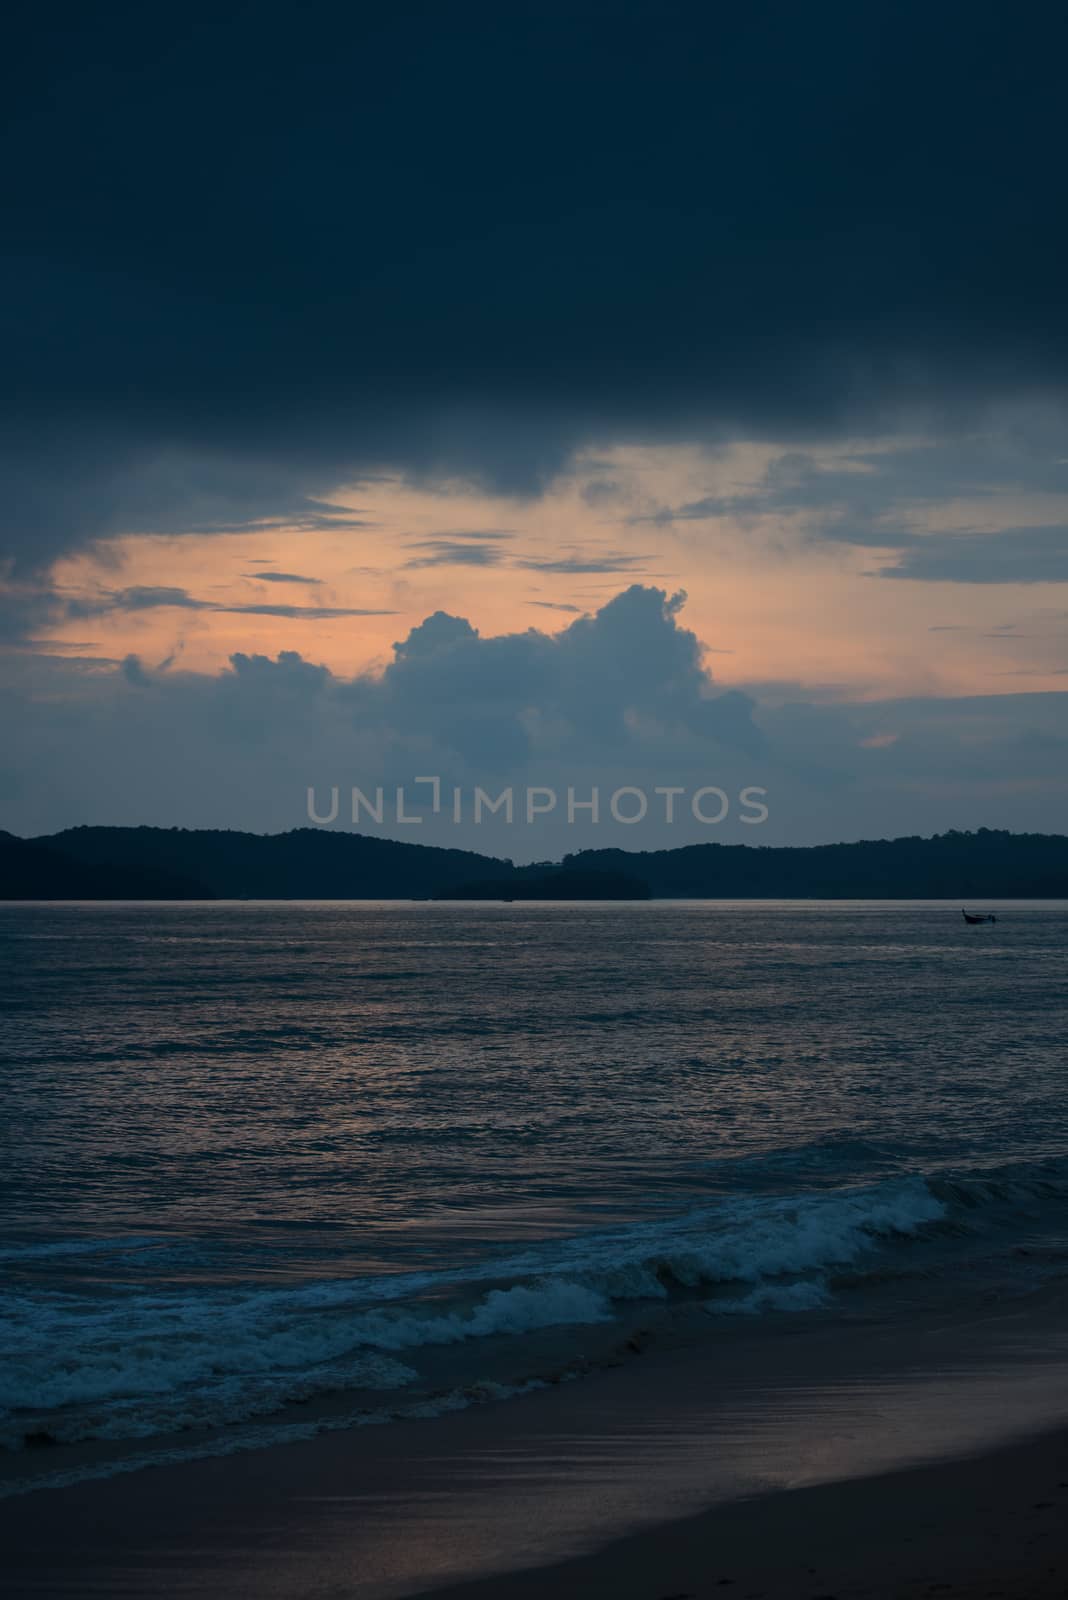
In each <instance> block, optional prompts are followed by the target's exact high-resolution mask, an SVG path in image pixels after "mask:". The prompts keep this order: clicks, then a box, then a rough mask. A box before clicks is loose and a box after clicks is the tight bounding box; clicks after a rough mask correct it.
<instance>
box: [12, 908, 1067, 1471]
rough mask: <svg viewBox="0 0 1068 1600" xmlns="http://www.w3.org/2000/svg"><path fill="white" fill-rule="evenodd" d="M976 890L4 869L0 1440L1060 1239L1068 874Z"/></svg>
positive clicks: (103, 1441)
mask: <svg viewBox="0 0 1068 1600" xmlns="http://www.w3.org/2000/svg"><path fill="white" fill-rule="evenodd" d="M997 909H998V911H999V920H998V922H997V924H995V925H994V926H990V927H982V928H967V927H965V925H964V924H963V921H962V919H961V916H960V911H959V907H957V906H949V905H945V904H942V903H934V902H925V903H919V902H917V903H900V902H895V903H892V904H890V903H887V904H875V903H861V902H852V903H827V904H820V903H813V902H805V903H788V902H783V903H768V902H761V903H756V904H754V903H730V904H728V903H712V902H695V903H691V904H678V903H670V902H664V903H654V904H652V905H642V906H626V905H613V906H609V905H572V906H562V905H523V904H521V903H518V904H515V905H494V906H479V905H453V906H448V905H431V904H362V905H357V904H325V903H323V904H305V903H286V904H262V903H242V904H211V905H144V904H142V905H22V906H14V905H8V906H5V907H3V908H0V1006H2V1010H3V1037H4V1048H3V1062H2V1094H3V1118H2V1121H0V1146H2V1150H0V1480H2V1482H3V1483H4V1484H5V1485H6V1488H7V1490H11V1489H13V1488H17V1487H19V1485H20V1484H22V1483H24V1482H25V1481H27V1480H26V1477H25V1470H26V1467H27V1463H32V1465H33V1468H34V1476H33V1481H37V1482H41V1481H54V1482H64V1481H70V1479H71V1478H72V1477H77V1476H86V1475H92V1474H95V1473H102V1472H112V1471H117V1470H125V1469H129V1468H132V1467H135V1466H139V1465H142V1464H145V1463H148V1462H151V1461H152V1460H155V1459H162V1458H165V1457H173V1456H174V1455H175V1454H178V1455H181V1454H182V1453H186V1454H196V1453H198V1452H199V1453H211V1452H217V1451H225V1450H230V1449H239V1448H247V1447H252V1446H255V1445H256V1444H259V1443H263V1442H267V1441H269V1440H272V1439H281V1438H286V1437H294V1438H295V1437H301V1436H305V1435H306V1434H307V1433H308V1432H314V1431H315V1430H317V1429H320V1428H325V1427H337V1426H355V1425H360V1424H363V1423H370V1422H379V1421H382V1420H386V1419H388V1418H390V1417H394V1416H424V1415H425V1416H428V1417H429V1416H432V1415H434V1414H436V1413H437V1412H440V1411H443V1410H449V1409H453V1408H455V1407H458V1406H463V1405H468V1404H471V1403H477V1402H478V1401H480V1400H483V1399H487V1398H489V1399H499V1398H503V1397H507V1396H509V1395H511V1394H516V1393H523V1392H526V1391H528V1390H529V1389H531V1388H533V1387H536V1386H538V1385H541V1384H545V1383H549V1382H556V1381H560V1380H561V1379H562V1378H564V1379H571V1378H574V1379H578V1378H580V1377H581V1376H582V1374H583V1373H584V1372H586V1371H588V1370H589V1369H590V1368H591V1367H595V1366H597V1365H598V1364H601V1363H603V1362H607V1361H615V1360H619V1359H623V1358H624V1357H625V1352H626V1350H627V1349H628V1348H630V1347H632V1345H633V1338H634V1331H635V1329H637V1328H641V1330H642V1336H643V1337H644V1336H645V1334H646V1333H648V1331H649V1329H650V1328H653V1329H656V1330H660V1331H663V1330H665V1329H667V1330H672V1329H673V1330H675V1333H676V1334H678V1330H680V1329H684V1330H685V1335H686V1337H687V1338H688V1339H690V1340H691V1341H692V1340H694V1339H702V1340H707V1341H710V1342H711V1343H714V1342H715V1341H717V1340H720V1341H722V1340H726V1339H731V1338H738V1337H740V1336H743V1335H744V1330H745V1329H746V1328H751V1327H752V1326H753V1325H754V1319H775V1318H779V1319H782V1318H794V1319H802V1321H808V1320H810V1319H818V1318H822V1319H825V1320H838V1321H840V1322H841V1323H842V1325H843V1326H844V1327H848V1326H856V1325H863V1324H865V1323H870V1322H872V1321H874V1320H878V1321H879V1322H880V1323H885V1322H887V1321H888V1320H889V1321H890V1322H891V1323H893V1322H894V1320H895V1319H897V1320H899V1321H900V1322H901V1323H902V1325H904V1324H906V1323H907V1322H909V1321H912V1320H915V1319H917V1318H921V1317H923V1316H927V1315H930V1314H932V1313H934V1314H938V1313H939V1312H941V1311H943V1310H944V1309H945V1308H946V1307H948V1306H950V1305H952V1306H953V1307H956V1308H959V1307H960V1306H961V1305H964V1304H968V1303H972V1302H974V1303H980V1302H987V1301H989V1300H990V1299H991V1297H1012V1298H1013V1299H1017V1298H1020V1297H1026V1296H1028V1295H1030V1294H1033V1293H1035V1292H1036V1291H1038V1290H1041V1289H1042V1288H1043V1287H1044V1286H1046V1285H1048V1284H1049V1283H1050V1282H1051V1281H1053V1280H1056V1279H1058V1278H1062V1277H1064V1276H1065V1274H1066V1273H1068V1045H1066V1040H1068V906H1065V905H1064V904H1063V903H1037V902H1036V903H1019V904H1015V905H1013V904H1004V905H1002V906H999V907H998V908H997ZM46 1447H47V1448H46ZM43 1463H46V1464H47V1472H46V1473H44V1475H43V1476H42V1464H43Z"/></svg>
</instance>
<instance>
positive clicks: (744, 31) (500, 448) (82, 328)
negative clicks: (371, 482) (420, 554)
mask: <svg viewBox="0 0 1068 1600" xmlns="http://www.w3.org/2000/svg"><path fill="white" fill-rule="evenodd" d="M1066 35H1068V20H1066V18H1065V15H1064V13H1063V11H1062V10H1060V9H1058V8H1054V7H1049V6H1047V7H1040V8H1035V9H1028V8H1017V9H1016V10H1015V11H1013V12H1011V13H1010V12H1006V10H1005V8H1004V7H1003V6H1000V5H994V4H989V3H987V4H984V3H975V0H969V3H968V4H964V3H963V0H950V3H949V4H946V5H943V6H939V7H930V6H928V5H921V4H920V3H919V0H905V3H900V0H895V3H891V0H873V3H871V4H868V5H863V6H858V5H856V4H855V3H853V0H850V3H848V4H847V3H846V0H831V3H830V4H826V5H823V6H821V7H819V8H817V9H816V10H813V9H812V8H810V7H803V6H798V5H796V4H793V3H788V0H753V3H751V4H749V5H747V6H738V7H733V8H723V7H709V6H707V5H699V4H696V3H693V0H687V3H685V4H680V3H675V4H672V3H670V0H669V3H667V4H664V3H663V0H661V3H658V4H656V5H655V6H654V5H653V4H652V0H636V3H632V4H623V5H620V6H617V7H614V8H605V7H604V6H602V5H594V4H590V3H588V0H568V3H567V4H563V3H561V0H538V3H537V4H536V5H535V4H533V3H528V0H519V3H517V4H514V5H509V6H504V7H502V6H500V5H489V4H486V3H468V4H461V5H459V6H451V7H442V6H441V5H439V4H429V3H426V4H419V3H413V0H407V3H405V0H401V3H398V4H395V5H392V6H389V7H364V6H351V5H341V4H339V3H337V0H331V3H324V0H310V3H309V4H308V5H305V6H303V7H301V9H300V11H299V12H295V11H294V10H293V8H292V7H291V6H283V5H281V4H278V3H276V0H264V3H261V4H259V5H256V6H255V7H252V6H249V5H247V4H239V3H235V0H221V3H220V0H212V4H211V5H207V4H204V3H199V0H192V3H187V4H183V5H182V6H181V7H178V6H175V5H169V4H166V3H164V4H163V5H162V6H157V7H155V8H145V7H143V6H137V7H135V6H133V5H132V4H129V3H118V0H105V3H104V4H102V5H100V6H94V7H91V8H87V7H85V6H80V5H79V6H76V5H73V4H70V3H62V0H61V3H59V4H58V5H53V6H50V7H47V8H43V9H41V8H38V9H37V10H36V11H34V10H31V9H30V8H29V7H26V6H22V7H18V8H16V11H15V13H14V18H13V20H12V19H11V18H9V19H8V23H7V29H6V35H5V46H6V49H5V61H6V71H5V72H4V80H5V81H4V83H3V95H4V107H5V132H4V135H3V144H2V148H0V172H2V174H3V176H2V200H3V207H4V217H5V232H6V236H7V240H8V246H9V248H8V254H7V258H6V264H5V266H4V269H3V285H2V287H3V295H4V304H5V306H6V308H7V312H8V316H7V321H6V325H5V333H4V348H3V359H4V370H5V385H4V396H5V398H4V402H3V404H4V407H5V410H6V413H7V416H6V419H5V420H6V421H7V423H8V429H7V437H8V441H9V442H8V444H7V446H6V466H5V474H4V476H5V487H4V498H3V518H4V548H5V550H6V551H7V552H8V553H9V555H10V556H12V557H13V558H14V560H15V563H16V570H18V571H22V572H32V571H40V570H43V569H44V568H46V567H47V566H48V564H49V562H50V561H51V560H52V559H53V558H54V557H55V556H56V555H58V554H60V553H62V552H63V551H65V550H68V549H71V548H73V547H75V546H77V545H79V544H80V543H82V542H83V541H85V540H86V539H90V538H93V537H98V536H100V535H106V534H114V533H117V532H121V531H124V530H130V529H134V530H138V529H145V528H147V529H160V528H173V529H184V528H188V527H191V526H197V527H200V528H211V529H224V528H233V527H246V526H249V525H263V524H266V523H269V522H273V521H274V519H278V518H281V519H283V520H296V521H298V522H300V524H301V525H303V526H318V525H319V519H321V518H322V517H323V516H324V515H325V516H326V517H327V518H328V520H329V523H330V526H336V525H339V524H338V523H337V522H336V521H335V520H334V513H332V512H330V511H326V512H324V511H323V509H322V507H321V502H320V500H319V497H320V496H321V495H322V494H323V493H324V492H326V491H328V490H329V487H330V486H331V485H337V484H340V483H347V482H349V481H351V480H352V479H354V478H357V477H359V476H361V475H366V474H368V473H370V472H375V471H382V470H385V471H387V472H402V473H405V474H409V475H414V476H416V477H423V478H427V479H434V478H435V477H436V476H438V475H440V474H442V473H461V474H469V475H475V476H480V477H481V478H483V479H484V480H485V481H487V482H489V483H491V484H492V485H494V486H496V487H498V488H502V489H505V490H507V491H511V492H517V493H530V492H534V491H536V490H537V489H538V488H539V487H540V486H541V485H542V484H544V482H545V481H546V480H547V478H548V477H550V476H551V475H552V474H553V473H554V472H556V471H557V470H558V469H559V468H560V466H561V464H562V463H564V462H566V461H567V459H568V457H569V455H570V453H571V452H572V451H573V450H574V449H575V447H576V446H579V445H583V444H588V443H596V442H597V441H607V442H612V441H618V440H623V439H642V440H649V441H655V440H661V439H678V438H701V439H708V438H710V437H712V436H715V435H717V434H719V435H726V434H733V433H737V432H743V433H746V434H748V435H750V436H761V437H773V438H786V437H788V436H793V437H798V438H800V437H809V438H812V437H816V436H819V435H821V434H822V435H826V434H827V433H828V432H831V431H833V430H835V429H838V428H845V427H849V428H850V429H854V430H855V428H856V426H857V425H858V422H861V421H866V422H872V421H875V420H878V419H885V418H887V417H888V416H889V415H891V414H892V413H893V412H894V411H895V409H896V408H897V407H899V406H902V405H910V404H918V405H921V406H923V407H925V408H931V409H933V410H934V411H936V412H939V413H941V414H943V415H956V414H957V412H958V411H961V410H963V411H967V410H968V409H969V408H971V407H972V406H973V405H979V406H982V405H983V404H985V403H986V402H987V401H988V400H990V399H992V398H998V397H1001V396H1004V395H1006V394H1010V393H1015V392H1017V391H1027V392H1032V391H1036V390H1038V391H1041V392H1043V393H1054V394H1061V393H1062V392H1063V388H1064V383H1065V375H1066V371H1065V369H1066V362H1068V309H1066V302H1065V296H1064V293H1063V285H1062V274H1063V261H1064V258H1065V243H1066V239H1065V233H1066V227H1068V222H1066V218H1068V209H1066V207H1065V204H1064V198H1065V193H1064V191H1065V184H1066V168H1065V164H1064V161H1063V148H1064V104H1065V102H1064V95H1063V85H1062V74H1063V60H1064V53H1065V51H1064V47H1065V43H1066Z"/></svg>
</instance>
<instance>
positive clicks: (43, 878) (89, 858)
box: [0, 827, 1068, 904]
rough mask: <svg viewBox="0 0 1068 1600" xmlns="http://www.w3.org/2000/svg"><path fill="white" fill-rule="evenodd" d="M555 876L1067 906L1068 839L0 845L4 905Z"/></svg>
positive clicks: (703, 891)
mask: <svg viewBox="0 0 1068 1600" xmlns="http://www.w3.org/2000/svg"><path fill="white" fill-rule="evenodd" d="M560 869H563V870H566V871H567V872H569V873H572V874H586V875H587V877H586V881H587V883H589V884H590V885H592V886H593V887H594V888H595V887H596V884H597V882H598V879H597V877H596V876H595V875H596V874H614V875H617V876H618V875H620V874H624V875H626V877H628V878H629V879H631V880H633V881H635V882H636V883H637V884H639V885H640V886H641V887H642V888H645V887H647V888H648V891H649V892H650V893H651V894H653V895H655V896H659V897H672V898H674V897H684V898H685V897H688V898H695V897H713V898H714V897H725V898H747V897H760V898H779V897H781V898H790V897H804V898H816V899H842V898H859V899H951V900H957V901H959V902H961V903H962V904H963V903H966V902H970V901H975V902H979V901H985V900H993V899H1015V898H1020V899H1028V898H1065V899H1068V838H1066V837H1065V836H1064V835H1062V834H1013V833H1007V832H1003V831H1001V830H997V829H989V828H981V829H979V830H978V832H975V833H961V832H956V831H951V832H949V833H944V834H939V835H936V836H935V837H933V838H930V839H923V838H918V837H914V838H906V839H879V840H869V841H863V842H861V843H856V844H833V845H816V846H808V847H797V848H786V847H777V846H760V845H723V844H696V845H685V846H683V847H681V848H680V849H676V850H654V851H624V850H584V851H581V852H579V853H577V854H575V855H570V856H567V857H565V858H564V860H563V862H562V863H550V862H539V863H535V864H533V865H531V866H525V867H515V866H514V865H513V864H512V862H510V861H504V860H500V859H498V858H494V857H492V856H484V855H479V854H477V853H476V852H474V851H469V850H448V849H440V848H437V847H435V846H432V845H418V844H408V843H402V842H398V841H396V840H392V839H383V838H378V837H373V836H370V835H367V834H358V833H345V832H340V831H339V832H334V831H332V830H328V829H319V828H298V829H296V830H294V831H293V832H291V833H280V834H269V835H263V834H253V833H238V832H228V831H223V830H216V829H185V828H96V827H93V828H89V827H82V828H70V829H67V830H66V831H65V832H62V833H56V834H52V835H50V836H48V837H46V838H41V839H35V840H22V839H17V838H15V836H14V835H12V834H0V898H2V899H8V900H13V899H137V898H140V899H186V898H190V897H197V896H202V897H205V898H223V899H230V898H238V899H239V898H249V899H337V900H348V899H355V900H359V899H410V898H419V899H422V898H430V897H432V896H437V895H447V894H449V893H450V892H451V891H454V890H457V889H462V890H465V891H466V890H467V889H468V888H469V886H471V885H474V884H479V883H492V884H493V885H494V887H495V889H496V890H500V891H501V892H502V893H503V892H504V891H505V890H508V891H509V892H512V893H514V896H515V898H517V899H522V897H523V886H524V883H525V882H530V883H531V885H532V888H533V881H534V880H543V879H544V878H545V874H546V873H547V872H550V871H552V870H560ZM590 875H593V876H590ZM573 881H576V882H577V881H579V879H577V878H576V879H574V880H573ZM601 881H603V879H602V880H601Z"/></svg>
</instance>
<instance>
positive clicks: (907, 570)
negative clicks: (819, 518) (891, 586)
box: [875, 524, 1068, 633]
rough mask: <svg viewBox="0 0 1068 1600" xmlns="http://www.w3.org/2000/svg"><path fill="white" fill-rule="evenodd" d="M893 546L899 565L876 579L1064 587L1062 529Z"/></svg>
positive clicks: (1067, 566)
mask: <svg viewBox="0 0 1068 1600" xmlns="http://www.w3.org/2000/svg"><path fill="white" fill-rule="evenodd" d="M887 542H888V543H889V542H890V541H887ZM894 543H895V544H896V545H897V546H898V548H899V549H900V551H901V554H900V556H899V558H898V560H897V561H896V562H895V563H894V564H893V565H892V566H886V567H880V568H879V570H878V572H877V573H876V574H875V576H877V577H880V578H913V579H919V580H922V581H925V582H928V583H1068V527H1065V526H1064V525H1063V524H1058V525H1056V526H1053V527H1039V528H1004V529H1002V530H1001V531H1000V532H998V533H968V532H965V533H939V534H931V533H928V534H924V535H922V536H914V537H912V538H909V539H908V540H907V541H906V540H905V539H904V538H901V539H898V540H895V541H894ZM1005 631H1007V630H1005V629H999V630H998V632H999V633H1001V632H1005Z"/></svg>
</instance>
